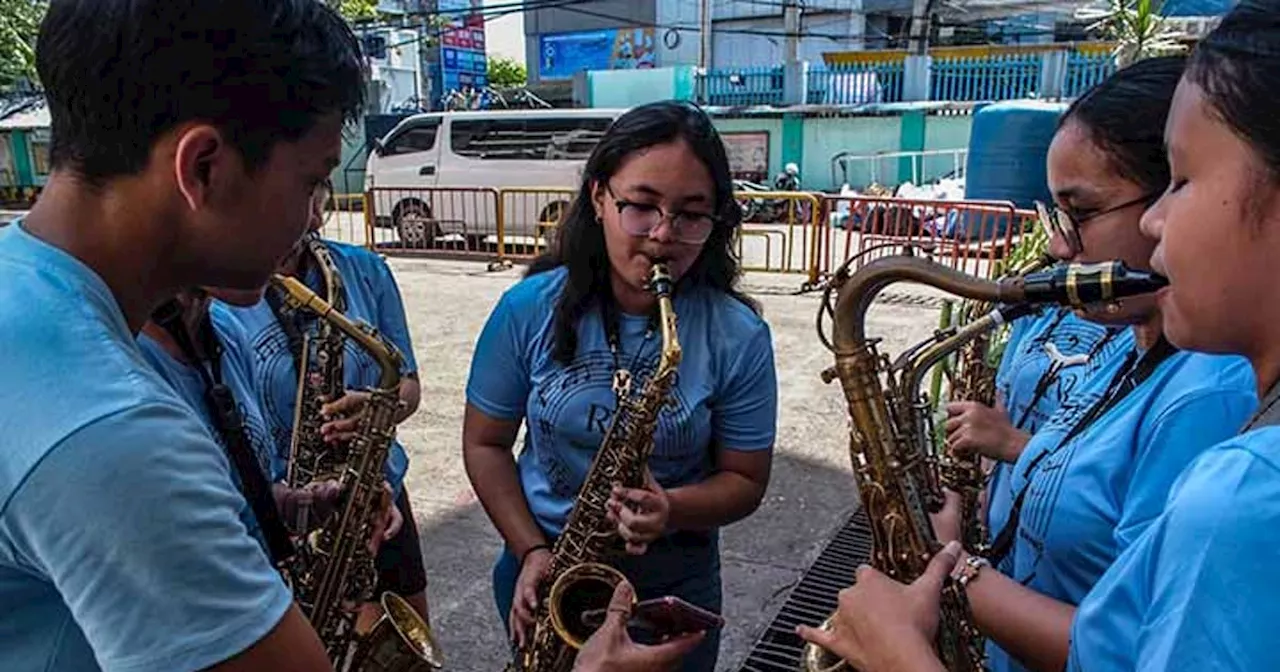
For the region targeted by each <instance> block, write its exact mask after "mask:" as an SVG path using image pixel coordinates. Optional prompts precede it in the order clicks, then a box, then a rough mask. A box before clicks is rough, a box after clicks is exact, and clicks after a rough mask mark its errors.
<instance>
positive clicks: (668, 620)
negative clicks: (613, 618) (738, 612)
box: [631, 595, 724, 636]
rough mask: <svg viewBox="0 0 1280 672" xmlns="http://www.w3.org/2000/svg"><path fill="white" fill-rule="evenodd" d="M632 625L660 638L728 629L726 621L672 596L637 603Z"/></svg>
mask: <svg viewBox="0 0 1280 672" xmlns="http://www.w3.org/2000/svg"><path fill="white" fill-rule="evenodd" d="M631 622H632V623H633V624H635V625H636V626H637V627H640V628H644V629H646V630H649V631H650V632H653V633H654V634H657V635H670V636H674V635H681V634H684V633H688V632H701V631H703V630H711V629H712V628H719V627H722V626H724V617H723V616H721V615H720V614H717V613H715V612H711V611H707V610H706V609H703V608H702V607H698V606H695V605H692V604H690V603H688V602H686V601H684V600H682V599H680V598H678V597H675V596H672V595H668V596H666V597H657V598H654V599H652V600H644V601H641V602H637V603H636V606H635V608H634V609H632V610H631Z"/></svg>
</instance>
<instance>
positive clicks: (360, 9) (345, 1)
mask: <svg viewBox="0 0 1280 672" xmlns="http://www.w3.org/2000/svg"><path fill="white" fill-rule="evenodd" d="M325 3H326V4H328V5H329V6H330V7H332V8H333V9H336V10H338V13H340V14H342V16H343V18H345V19H346V20H347V21H351V22H355V21H369V20H372V19H376V18H378V0H325Z"/></svg>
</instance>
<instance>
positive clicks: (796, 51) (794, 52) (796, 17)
mask: <svg viewBox="0 0 1280 672" xmlns="http://www.w3.org/2000/svg"><path fill="white" fill-rule="evenodd" d="M782 32H784V33H786V35H787V41H786V47H785V48H784V49H783V51H782V64H783V65H784V66H785V67H788V68H790V67H795V65H796V64H797V63H799V62H800V5H799V3H798V0H785V2H784V4H783V6H782Z"/></svg>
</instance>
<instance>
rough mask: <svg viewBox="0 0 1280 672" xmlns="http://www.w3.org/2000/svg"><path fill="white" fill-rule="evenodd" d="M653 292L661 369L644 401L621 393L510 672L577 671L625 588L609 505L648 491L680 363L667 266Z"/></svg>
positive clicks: (655, 275)
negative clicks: (604, 614) (597, 617)
mask: <svg viewBox="0 0 1280 672" xmlns="http://www.w3.org/2000/svg"><path fill="white" fill-rule="evenodd" d="M649 288H650V291H652V292H653V293H654V295H656V297H657V299H658V320H659V328H660V330H661V336H662V352H661V354H660V355H659V358H658V365H657V367H656V369H655V370H654V372H653V375H652V376H650V377H649V379H648V380H647V381H646V382H645V384H644V386H643V387H642V388H641V390H640V392H639V393H638V394H637V395H635V396H631V395H630V394H629V392H630V390H629V389H626V388H627V387H629V386H628V385H626V384H623V385H622V389H621V390H620V391H619V398H618V410H617V412H615V413H614V415H613V419H612V421H611V422H610V423H609V429H608V431H607V432H606V433H605V435H604V439H603V441H602V443H601V445H600V449H599V450H598V451H597V452H596V455H595V457H594V458H593V459H592V461H591V467H590V469H589V470H588V471H587V476H586V480H585V481H583V484H582V488H581V489H580V490H579V491H578V501H577V503H575V504H574V506H573V510H572V511H570V512H569V519H568V520H567V521H566V523H565V528H564V532H562V533H561V534H560V536H559V537H558V538H556V542H555V545H554V546H553V548H552V549H551V564H550V566H549V567H548V569H547V574H546V576H545V577H544V578H543V582H542V585H541V586H540V589H539V596H538V608H537V612H536V614H535V616H534V628H533V636H532V637H531V638H530V639H529V640H528V641H527V642H526V645H525V647H524V648H523V649H521V650H520V651H518V652H517V653H516V660H515V661H514V662H513V663H512V664H510V665H508V667H507V669H508V670H519V671H521V672H535V671H536V672H552V671H562V670H568V669H570V667H571V666H572V664H573V659H574V657H575V656H576V655H577V650H578V649H580V648H581V647H582V645H583V643H584V642H585V641H586V640H587V638H588V637H589V636H590V635H591V629H590V628H589V627H587V626H586V625H585V623H584V620H583V615H584V614H585V613H586V612H588V611H591V610H595V609H601V610H602V609H604V608H605V607H607V606H608V605H609V600H610V598H611V597H612V595H613V589H614V587H615V586H617V584H618V582H620V581H623V580H625V579H624V577H623V575H622V573H621V572H619V571H618V570H617V569H615V568H614V567H612V566H611V565H609V564H607V563H608V562H609V560H611V559H612V558H615V557H617V556H618V555H620V554H621V553H622V552H623V551H622V544H621V542H620V538H619V537H618V535H617V530H616V527H615V526H614V525H613V524H612V523H610V522H609V520H608V518H606V517H605V503H606V502H607V501H608V499H609V493H610V491H611V490H612V487H613V484H614V483H621V484H622V486H623V487H627V488H637V487H641V486H642V485H643V484H644V481H645V466H646V464H647V463H648V461H649V455H650V454H651V453H652V452H653V433H654V430H655V429H656V427H657V423H658V413H659V412H660V411H661V410H662V408H663V407H664V406H665V405H666V403H667V401H668V394H669V392H670V390H671V387H672V386H673V385H674V384H675V381H676V369H677V368H678V367H679V365H680V357H681V350H680V342H679V340H678V338H677V334H676V314H675V309H674V307H673V306H672V302H671V292H672V280H671V276H670V274H669V272H668V270H667V267H666V265H665V264H663V263H658V262H655V263H654V264H653V270H652V272H651V275H650V280H649Z"/></svg>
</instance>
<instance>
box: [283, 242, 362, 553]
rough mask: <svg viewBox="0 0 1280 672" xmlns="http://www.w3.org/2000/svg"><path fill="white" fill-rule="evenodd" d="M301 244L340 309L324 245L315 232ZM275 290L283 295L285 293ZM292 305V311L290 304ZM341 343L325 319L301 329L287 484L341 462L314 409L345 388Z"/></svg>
mask: <svg viewBox="0 0 1280 672" xmlns="http://www.w3.org/2000/svg"><path fill="white" fill-rule="evenodd" d="M305 244H306V246H307V249H308V251H309V252H310V253H311V255H312V258H314V259H315V261H316V266H317V267H318V269H319V270H320V277H321V281H322V282H323V283H324V286H325V296H326V297H327V303H328V305H329V307H330V308H331V309H332V310H334V311H336V312H338V313H341V312H342V311H343V310H345V307H344V304H345V300H344V298H343V291H342V278H341V276H339V275H338V272H337V268H336V267H335V266H334V263H333V259H332V257H330V255H329V249H328V248H327V247H325V246H324V243H322V242H321V241H320V239H319V238H318V237H316V236H315V235H309V236H308V237H307V240H306V243H305ZM277 289H278V287H277ZM280 291H281V293H282V294H285V295H286V296H287V292H284V291H283V290H280ZM286 302H287V298H286ZM286 305H288V304H286ZM293 309H294V310H296V307H295V308H293ZM345 344H346V339H345V338H343V335H342V331H341V330H340V329H338V328H337V327H335V326H334V325H333V324H332V323H330V322H329V321H328V320H318V321H317V322H316V325H315V330H314V332H313V331H312V330H308V331H307V333H305V334H303V337H302V349H301V354H300V355H299V357H298V396H297V400H296V402H295V403H294V408H293V428H294V429H293V435H292V437H291V439H290V445H289V466H288V472H287V474H286V481H287V483H288V485H289V487H291V488H301V487H303V486H306V485H307V484H309V483H315V482H318V481H324V480H328V479H331V478H336V477H337V476H338V475H339V474H340V473H341V472H342V469H343V467H344V465H345V464H346V462H347V447H346V446H345V445H341V444H339V445H329V444H326V443H325V441H324V437H322V436H321V435H320V427H321V425H323V423H324V420H323V419H322V417H321V415H320V408H321V407H322V406H323V405H324V404H325V403H326V402H328V401H332V400H334V399H338V398H341V397H342V395H343V394H344V393H345V392H346V381H345V379H344V377H343V363H344V360H345V356H344V350H343V349H344V347H345ZM308 513H309V512H308V510H307V509H305V508H303V509H302V510H301V511H300V512H299V515H300V519H299V520H298V521H297V526H298V528H299V529H307V528H308V527H309V525H308V522H307V516H308Z"/></svg>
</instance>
